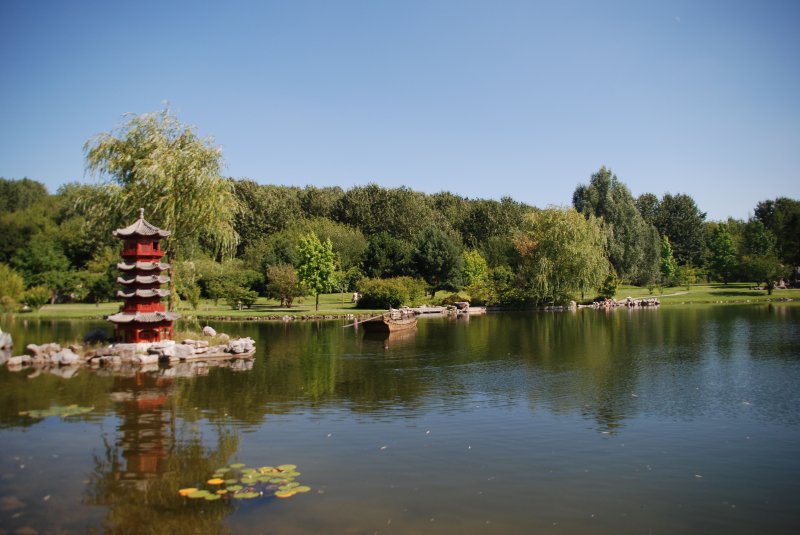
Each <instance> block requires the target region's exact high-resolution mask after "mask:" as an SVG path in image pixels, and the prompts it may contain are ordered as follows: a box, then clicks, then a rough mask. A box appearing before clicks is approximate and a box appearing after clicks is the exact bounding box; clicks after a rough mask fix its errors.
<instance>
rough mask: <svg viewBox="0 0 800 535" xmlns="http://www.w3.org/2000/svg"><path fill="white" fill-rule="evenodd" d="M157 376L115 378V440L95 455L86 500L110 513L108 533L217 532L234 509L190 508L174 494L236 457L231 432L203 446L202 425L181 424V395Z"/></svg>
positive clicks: (222, 428)
mask: <svg viewBox="0 0 800 535" xmlns="http://www.w3.org/2000/svg"><path fill="white" fill-rule="evenodd" d="M177 386H178V385H176V384H175V383H174V380H173V379H172V378H169V377H164V376H163V375H161V374H159V373H158V372H152V373H143V372H138V373H134V374H132V375H130V376H124V377H121V376H118V377H115V378H114V381H113V388H112V393H111V395H110V396H111V398H112V400H113V401H114V402H115V406H116V412H117V414H118V416H119V425H118V427H117V434H116V437H115V439H114V440H113V441H111V440H109V439H108V437H103V444H104V452H103V454H102V455H95V456H94V470H93V472H92V473H91V475H90V477H89V485H88V487H87V491H86V496H85V499H86V502H87V503H88V504H89V505H101V506H105V507H107V508H108V513H107V515H106V519H105V525H104V527H103V529H104V531H105V532H107V533H170V534H174V533H220V532H224V531H225V528H224V526H223V525H222V521H223V519H224V518H225V516H226V515H228V514H229V513H230V512H232V511H233V506H232V505H230V504H228V503H226V502H224V501H217V502H213V503H211V502H205V500H200V501H199V502H201V503H198V501H192V502H191V503H190V502H189V501H188V500H187V499H186V498H182V497H181V496H179V494H178V489H180V488H181V487H184V486H188V485H190V484H191V485H193V484H196V483H200V482H204V481H205V480H206V479H208V477H209V474H211V473H212V472H213V471H214V470H215V469H216V468H218V467H219V466H223V465H225V464H226V463H227V460H228V459H229V458H230V457H231V456H232V455H233V454H234V453H235V452H236V450H237V447H238V443H239V439H238V435H237V433H236V431H235V429H233V428H231V427H230V426H226V425H224V424H222V423H216V424H214V426H213V430H214V434H215V439H216V446H215V447H213V448H208V447H206V445H205V443H204V440H203V439H204V437H203V433H202V431H201V430H200V427H199V426H198V425H196V424H194V423H192V422H190V421H187V420H185V419H179V418H178V415H177V410H178V407H179V399H178V398H179V397H180V390H179V388H178V387H177Z"/></svg>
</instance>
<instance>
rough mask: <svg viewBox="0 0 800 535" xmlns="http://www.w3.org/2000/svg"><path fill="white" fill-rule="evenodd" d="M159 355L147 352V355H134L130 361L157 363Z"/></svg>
mask: <svg viewBox="0 0 800 535" xmlns="http://www.w3.org/2000/svg"><path fill="white" fill-rule="evenodd" d="M158 359H159V355H157V354H147V355H136V356H135V357H133V359H132V362H135V363H137V364H158Z"/></svg>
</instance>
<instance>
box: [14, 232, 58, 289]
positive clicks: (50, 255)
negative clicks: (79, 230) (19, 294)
mask: <svg viewBox="0 0 800 535" xmlns="http://www.w3.org/2000/svg"><path fill="white" fill-rule="evenodd" d="M11 264H12V265H13V266H14V268H15V269H16V270H17V271H19V272H20V273H21V274H22V276H23V277H24V278H25V282H26V283H27V284H28V285H29V286H32V285H39V284H42V283H43V282H44V280H43V277H44V276H45V273H48V272H53V271H55V272H66V271H69V268H70V265H69V260H68V259H67V257H66V256H65V255H64V251H63V250H62V249H61V245H60V243H59V242H58V239H57V236H56V235H55V234H54V233H44V232H40V233H38V234H35V235H34V236H33V237H31V239H30V240H29V241H28V243H27V245H26V246H25V247H23V248H21V249H19V250H17V252H16V254H14V257H13V258H12V259H11Z"/></svg>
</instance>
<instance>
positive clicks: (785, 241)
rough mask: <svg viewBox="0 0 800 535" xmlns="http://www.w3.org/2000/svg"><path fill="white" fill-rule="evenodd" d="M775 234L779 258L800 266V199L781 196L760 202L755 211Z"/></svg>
mask: <svg viewBox="0 0 800 535" xmlns="http://www.w3.org/2000/svg"><path fill="white" fill-rule="evenodd" d="M754 216H755V219H757V220H759V221H761V222H762V223H763V224H764V227H766V228H767V229H768V230H769V231H771V232H772V233H773V234H774V235H775V247H776V252H777V254H778V258H780V260H781V261H782V262H783V263H785V264H786V265H789V266H794V267H797V266H800V201H798V200H795V199H788V198H786V197H779V198H777V199H775V200H774V201H762V202H760V203H758V205H757V206H756V209H755V213H754Z"/></svg>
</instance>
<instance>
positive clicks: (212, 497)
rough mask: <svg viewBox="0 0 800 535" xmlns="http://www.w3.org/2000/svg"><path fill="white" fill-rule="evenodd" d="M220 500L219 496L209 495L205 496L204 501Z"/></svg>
mask: <svg viewBox="0 0 800 535" xmlns="http://www.w3.org/2000/svg"><path fill="white" fill-rule="evenodd" d="M220 498H222V496H220V495H219V494H209V495H208V496H206V501H208V502H215V501H217V500H219V499H220Z"/></svg>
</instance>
